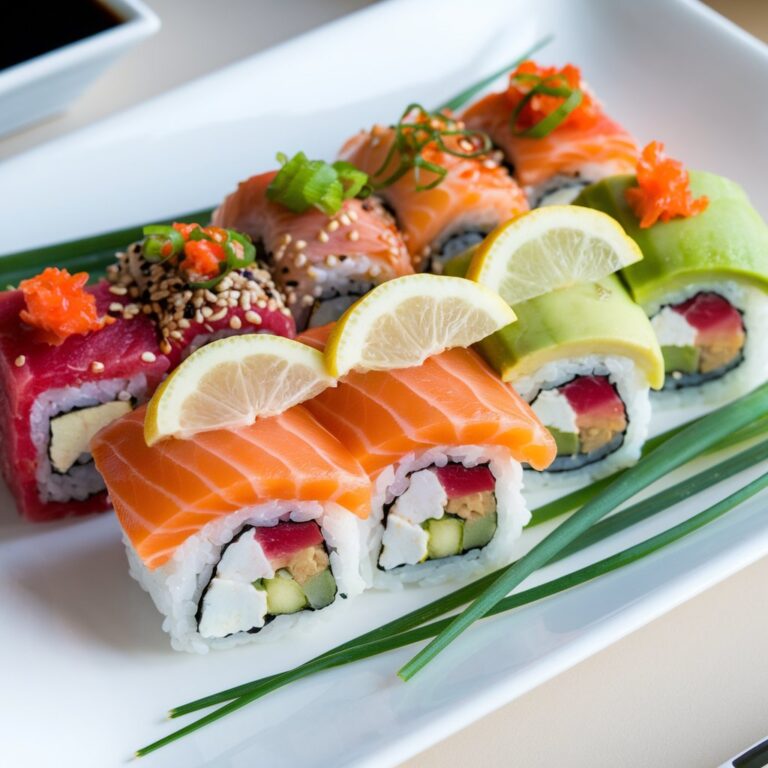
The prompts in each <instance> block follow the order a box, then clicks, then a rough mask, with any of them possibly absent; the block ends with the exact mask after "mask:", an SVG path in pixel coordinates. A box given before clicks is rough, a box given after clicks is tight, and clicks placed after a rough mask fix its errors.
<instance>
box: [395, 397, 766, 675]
mask: <svg viewBox="0 0 768 768" xmlns="http://www.w3.org/2000/svg"><path fill="white" fill-rule="evenodd" d="M766 412H768V384H763V385H762V386H761V387H759V388H758V389H756V390H755V391H754V392H752V393H750V394H748V395H746V396H744V397H742V398H740V399H738V400H736V401H735V402H733V403H731V404H730V405H726V406H725V407H723V408H720V409H718V410H716V411H714V412H712V413H710V414H708V415H707V416H704V417H703V418H702V419H700V420H699V421H697V422H695V423H694V424H692V425H690V426H688V427H686V428H685V429H683V430H681V431H680V432H678V433H677V434H676V435H674V436H672V437H671V438H670V439H669V440H668V441H667V442H666V443H664V444H663V445H661V446H659V447H658V448H656V449H655V450H653V451H651V452H650V453H649V454H648V455H647V456H646V457H645V458H643V459H641V461H640V462H639V463H637V464H636V465H635V466H634V467H631V468H630V469H628V470H627V471H626V472H625V473H624V474H622V475H621V476H620V477H618V478H617V479H616V480H614V481H613V482H612V483H611V484H610V485H609V486H608V487H607V488H606V489H605V490H603V491H602V492H601V493H599V494H598V495H597V496H596V497H595V498H593V499H592V500H591V501H589V502H587V504H585V505H584V506H583V507H582V508H581V509H580V510H579V511H578V512H576V513H575V514H574V515H573V516H571V517H569V518H568V519H567V520H566V521H565V522H563V523H561V525H560V526H558V527H557V528H556V529H555V530H554V531H553V532H552V533H550V534H549V536H547V537H546V538H545V539H543V540H542V541H541V542H540V543H539V544H537V545H536V546H535V547H534V548H533V549H532V550H531V551H530V552H528V553H527V554H526V555H525V556H524V557H522V558H521V559H520V560H518V561H517V562H516V563H513V564H512V565H511V566H509V567H507V568H506V569H505V570H504V571H503V572H502V574H501V576H499V578H498V579H496V581H494V582H493V584H491V585H490V586H489V587H487V588H486V589H485V590H484V591H483V592H482V594H481V595H480V596H479V597H478V598H476V599H475V600H474V602H472V604H471V605H470V606H469V607H468V608H466V609H465V610H464V611H463V612H462V613H460V614H459V615H458V616H456V617H455V618H453V619H451V621H450V623H449V624H448V625H447V626H446V627H445V629H443V630H442V631H441V632H440V634H439V635H438V636H437V637H435V639H434V640H433V641H432V642H431V643H429V645H427V647H426V648H424V649H422V650H421V651H420V652H419V653H418V654H416V656H414V657H413V658H412V659H411V660H410V661H409V662H408V663H407V664H406V665H405V666H404V667H402V669H400V671H399V672H398V675H399V676H400V677H401V678H402V679H403V680H410V679H411V678H412V677H413V676H414V675H415V674H416V673H417V672H418V671H419V670H421V669H423V668H424V667H425V666H426V665H427V664H428V663H429V662H430V661H431V660H432V659H434V658H435V657H436V656H437V655H438V654H439V653H440V652H441V651H443V650H444V649H445V648H446V647H447V646H448V645H450V644H451V643H452V642H453V641H454V640H455V639H456V638H457V637H458V636H459V635H460V634H461V633H462V632H464V631H465V630H466V629H468V628H469V627H470V626H471V625H472V624H473V623H474V622H475V621H477V619H479V618H480V617H481V616H483V615H485V614H486V613H487V612H488V611H489V610H491V609H492V608H493V607H494V606H495V605H496V604H497V603H498V602H499V601H500V600H502V599H503V598H504V597H506V596H507V595H508V594H509V593H510V592H511V591H512V590H513V589H514V588H515V587H516V586H517V585H518V584H520V582H522V581H523V580H524V579H525V578H527V577H528V576H530V575H531V573H533V572H534V571H535V570H537V569H538V568H541V567H542V566H543V565H546V564H547V563H548V562H549V561H550V560H552V559H553V558H554V557H555V556H556V555H557V554H558V553H559V552H560V551H561V550H562V549H564V548H565V547H566V546H568V545H569V544H570V543H571V542H572V541H574V540H575V539H577V538H578V537H579V536H582V535H584V534H585V533H586V532H587V531H588V530H589V529H590V528H591V527H592V526H593V525H594V524H595V523H597V522H598V521H599V520H601V519H602V518H603V517H605V516H606V515H607V514H608V513H609V512H612V511H613V510H615V509H616V507H618V506H619V505H620V504H622V503H623V502H624V501H626V500H627V499H629V498H631V497H632V496H634V495H635V494H636V493H638V492H639V491H641V490H643V488H645V487H647V486H648V485H650V484H651V483H653V482H655V481H656V480H658V479H659V478H661V477H663V476H664V475H666V474H668V473H669V472H671V471H672V470H673V469H676V468H677V467H679V466H681V465H682V464H684V463H685V462H687V461H690V460H691V459H693V458H696V457H697V456H700V455H701V454H702V453H704V451H706V450H707V449H708V448H710V447H712V446H714V445H716V444H717V442H718V441H719V440H721V439H723V438H725V437H726V436H727V435H729V434H730V433H732V432H734V431H735V430H738V429H741V428H742V427H745V426H747V425H748V424H749V423H750V422H752V421H754V420H755V419H756V418H758V417H762V416H764V415H765V414H766Z"/></svg>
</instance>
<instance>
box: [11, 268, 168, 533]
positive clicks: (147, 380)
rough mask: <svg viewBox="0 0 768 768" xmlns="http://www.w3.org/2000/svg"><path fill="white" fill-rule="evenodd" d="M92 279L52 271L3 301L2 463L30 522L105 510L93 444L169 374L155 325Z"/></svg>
mask: <svg viewBox="0 0 768 768" xmlns="http://www.w3.org/2000/svg"><path fill="white" fill-rule="evenodd" d="M87 279H88V275H87V274H85V273H79V274H76V275H70V274H69V273H68V272H67V271H66V270H58V269H53V268H49V269H46V270H45V271H44V272H42V273H41V274H40V275H38V276H37V277H35V278H31V279H30V280H25V281H23V282H22V283H21V285H20V289H19V290H12V291H4V292H2V293H0V461H1V462H2V472H3V477H4V478H5V481H6V483H7V485H8V487H9V488H10V490H11V492H12V494H13V496H14V498H15V500H16V505H17V508H18V511H19V512H20V514H21V515H22V516H23V517H25V518H26V519H28V520H34V521H43V520H55V519H58V518H61V517H65V516H68V515H81V514H86V513H89V512H99V511H103V510H105V509H107V507H108V503H107V495H106V492H105V487H104V482H103V480H102V478H101V477H100V475H99V473H98V472H97V471H96V467H95V466H94V463H93V459H92V456H91V453H90V450H89V448H88V443H89V441H90V439H91V437H92V436H93V435H94V434H95V433H96V432H98V431H99V429H100V428H101V427H103V426H104V425H105V424H107V423H109V422H110V421H112V420H113V419H115V418H117V417H119V416H121V415H123V414H125V413H127V412H129V411H130V410H131V409H132V408H133V407H134V406H136V405H137V404H138V403H141V402H142V401H144V400H145V399H147V398H148V397H149V395H151V393H152V391H153V390H154V389H155V387H156V386H157V385H158V384H159V382H160V380H161V378H162V377H163V375H164V374H165V372H166V371H167V370H168V368H169V366H170V361H169V360H168V358H167V357H166V356H165V355H163V354H162V352H161V351H160V349H159V346H158V340H157V335H156V333H155V328H154V326H153V324H152V323H151V321H150V320H149V319H148V318H146V317H142V316H136V317H134V318H132V319H127V318H126V317H124V316H123V314H122V313H123V310H124V307H125V304H126V302H125V299H124V297H120V296H115V295H114V294H113V293H112V292H111V291H110V287H109V286H108V285H107V283H106V282H103V281H102V282H100V283H98V284H97V285H95V286H93V287H90V288H86V287H85V283H86V281H87ZM115 305H117V306H118V307H119V308H120V311H119V312H116V313H112V312H111V309H112V308H113V307H114V306H115ZM114 314H116V315H117V316H113V315H114Z"/></svg>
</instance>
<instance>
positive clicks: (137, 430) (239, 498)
mask: <svg viewBox="0 0 768 768" xmlns="http://www.w3.org/2000/svg"><path fill="white" fill-rule="evenodd" d="M144 411H145V409H144V408H141V409H138V410H137V411H135V412H133V413H131V414H129V415H127V416H125V417H123V418H121V419H119V420H117V421H115V422H113V423H112V424H110V425H109V426H108V427H107V428H106V429H104V430H102V431H101V432H100V433H99V434H98V435H97V436H96V438H95V440H94V441H93V444H92V450H93V455H94V458H95V460H96V464H97V466H98V468H99V471H100V472H101V473H102V474H103V476H104V478H105V480H106V483H107V487H108V488H109V493H110V498H111V500H112V502H113V504H114V507H115V512H116V513H117V518H118V520H119V522H120V524H121V526H122V528H123V531H124V534H125V544H126V549H127V552H128V559H129V562H130V568H131V574H132V575H133V577H134V578H135V579H137V580H138V581H139V583H140V584H141V585H142V586H143V587H144V588H145V589H146V590H147V591H148V592H149V593H150V595H151V597H152V599H153V600H154V602H155V605H156V606H157V608H158V610H159V611H160V612H161V613H162V614H163V615H164V617H165V620H164V622H163V628H164V629H165V631H166V632H168V633H169V634H170V635H171V643H172V645H173V647H174V648H175V649H177V650H184V651H192V652H198V653H206V652H207V651H208V650H209V649H222V648H229V647H232V646H236V645H240V644H242V643H247V642H251V641H254V640H259V639H262V638H265V639H269V638H272V639H276V638H277V637H279V636H281V635H283V634H285V633H286V632H290V631H300V628H302V627H303V628H305V631H306V627H307V626H308V625H309V626H310V627H311V625H312V623H313V621H315V620H316V619H317V618H321V617H324V616H326V615H327V612H328V611H330V612H333V607H334V606H335V605H336V604H337V603H339V602H340V601H343V600H344V599H345V598H348V597H353V596H354V595H356V594H358V593H359V592H360V591H361V590H362V589H363V587H364V582H363V580H362V578H361V577H360V573H359V562H360V549H359V547H360V545H359V539H358V529H357V523H356V521H357V519H358V518H357V517H356V516H357V515H359V516H360V517H365V516H366V515H367V514H368V511H369V508H370V493H371V492H370V482H369V480H368V477H367V475H366V474H365V472H363V470H362V469H361V467H360V465H359V464H358V463H357V462H356V461H355V459H354V458H352V456H351V455H350V454H349V453H348V452H347V451H346V450H345V448H344V447H343V446H342V445H341V444H340V443H339V442H338V441H337V440H336V439H334V438H333V437H332V436H331V435H330V434H328V432H326V430H325V429H323V428H322V427H321V426H320V425H319V424H318V423H317V422H316V421H315V420H314V419H313V418H312V416H310V414H309V413H308V412H307V411H306V410H305V409H304V408H303V407H302V406H296V407H294V408H291V409H289V410H288V411H286V412H284V413H282V414H280V415H278V416H272V417H269V418H262V419H259V420H258V421H257V422H256V423H255V424H252V425H250V426H246V427H241V428H237V429H229V430H214V431H210V432H202V433H199V434H197V435H195V436H193V437H189V438H188V439H184V440H180V439H167V440H163V441H160V442H157V443H155V444H153V445H152V447H148V446H147V444H146V443H145V440H144Z"/></svg>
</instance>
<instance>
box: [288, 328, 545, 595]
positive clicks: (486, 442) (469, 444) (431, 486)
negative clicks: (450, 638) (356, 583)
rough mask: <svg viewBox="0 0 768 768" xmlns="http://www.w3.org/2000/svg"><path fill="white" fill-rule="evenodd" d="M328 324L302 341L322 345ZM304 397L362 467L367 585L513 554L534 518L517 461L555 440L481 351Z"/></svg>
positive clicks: (433, 575) (430, 579)
mask: <svg viewBox="0 0 768 768" xmlns="http://www.w3.org/2000/svg"><path fill="white" fill-rule="evenodd" d="M328 333H329V329H328V328H319V329H314V330H312V331H309V332H307V333H305V334H304V335H303V336H302V337H301V340H302V341H305V342H307V343H309V344H312V345H314V346H316V347H317V348H322V347H323V346H324V344H325V342H326V340H327V337H328ZM306 407H307V408H308V409H309V410H310V411H311V412H312V414H313V415H314V416H315V418H316V419H317V420H318V421H319V422H320V423H321V424H322V425H323V426H325V427H326V428H327V429H328V431H329V432H331V434H333V435H334V436H335V437H337V438H338V439H339V440H340V441H341V442H342V443H343V444H344V445H345V446H346V447H347V448H348V449H349V451H350V452H351V453H352V455H353V456H354V457H355V458H356V459H357V460H358V461H359V462H360V464H361V465H362V466H363V468H364V469H365V471H366V472H367V473H368V474H369V475H370V478H371V482H372V484H373V502H372V514H371V516H370V518H369V520H368V521H366V522H365V523H364V524H363V526H362V528H363V536H364V540H365V545H364V553H365V555H366V557H364V559H363V574H364V577H365V579H366V581H367V582H368V584H369V585H371V586H374V587H378V588H383V589H391V588H397V587H399V586H401V585H403V584H406V583H410V582H418V583H420V584H434V583H441V582H444V581H449V580H456V579H463V578H465V577H466V578H468V577H474V576H478V575H481V574H484V573H487V572H489V571H491V570H493V569H494V568H498V567H500V566H502V565H505V564H507V563H509V562H510V561H511V559H512V557H513V547H514V544H515V542H516V540H517V539H518V537H519V536H520V534H521V532H522V529H523V527H524V526H525V525H526V524H527V523H528V521H529V520H530V513H529V511H528V509H527V507H526V504H525V501H524V499H523V497H522V495H521V488H522V475H523V472H522V464H523V463H526V464H529V465H531V466H533V467H536V468H537V469H544V468H545V467H546V466H548V465H549V463H550V462H551V461H552V460H553V458H554V456H555V446H554V441H553V440H552V438H551V437H550V435H549V434H548V433H547V431H546V430H545V429H544V428H543V427H542V425H541V423H540V422H539V421H538V419H537V418H536V416H535V414H534V413H533V412H532V411H531V410H530V408H529V407H528V406H527V405H526V404H525V403H524V402H523V401H522V400H521V399H520V398H519V397H518V396H517V394H516V393H515V392H514V391H513V390H512V389H511V388H510V387H507V386H505V385H504V384H503V383H502V382H501V380H500V379H499V378H498V376H496V375H495V374H494V373H493V372H492V371H491V370H490V369H489V368H488V366H487V365H486V364H485V363H484V362H483V361H482V360H481V358H480V357H479V356H478V355H476V354H475V353H474V352H472V351H470V350H467V349H452V350H449V351H448V352H444V353H443V354H441V355H437V356H434V357H431V358H428V359H427V360H426V362H424V363H423V364H422V365H421V366H418V367H415V368H405V369H400V370H391V371H372V372H368V373H351V374H348V375H347V376H346V377H345V378H344V379H342V380H341V382H340V383H339V385H338V386H337V387H335V388H333V389H327V390H325V391H324V392H322V393H321V394H320V395H318V396H317V397H315V398H313V399H312V400H310V401H308V402H307V403H306Z"/></svg>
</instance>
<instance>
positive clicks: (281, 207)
mask: <svg viewBox="0 0 768 768" xmlns="http://www.w3.org/2000/svg"><path fill="white" fill-rule="evenodd" d="M297 157H299V156H297ZM301 157H303V155H302V156H301ZM304 160H305V161H306V158H304ZM306 162H307V163H312V162H315V163H317V162H319V161H306ZM296 163H297V159H296V158H293V159H292V160H291V161H289V162H288V163H286V165H284V167H283V169H282V170H281V171H279V172H278V171H272V172H269V173H262V174H260V175H258V176H252V177H251V178H250V179H248V180H247V181H244V182H241V183H240V185H239V186H238V188H237V190H236V191H235V192H233V193H232V194H231V195H229V196H228V197H227V198H226V199H225V200H224V202H223V203H222V204H221V206H220V207H219V208H218V210H216V211H215V213H214V215H213V223H214V224H215V225H217V226H220V227H234V228H235V229H238V230H240V231H242V232H245V233H247V234H248V235H249V236H250V237H251V238H252V239H253V241H254V243H256V244H257V246H258V247H259V248H260V249H261V250H262V251H263V253H264V254H265V257H266V259H267V261H268V263H269V265H270V268H271V269H272V274H273V276H274V279H275V282H276V284H277V286H278V287H279V288H280V290H282V291H283V292H284V293H285V295H286V301H287V304H288V307H289V308H290V310H291V312H292V313H293V316H294V318H295V320H296V326H297V328H298V329H299V330H302V329H304V328H307V327H311V326H316V325H323V324H325V323H327V322H330V321H332V320H335V319H337V318H338V317H339V316H340V315H341V314H342V313H343V312H344V310H345V309H347V307H349V306H350V305H351V304H353V303H354V302H355V301H356V300H357V299H358V298H360V296H362V295H364V294H365V293H367V292H368V291H369V290H371V288H373V287H374V286H376V285H378V284H379V283H382V282H384V281H385V280H391V279H392V278H394V277H399V276H401V275H406V274H409V273H411V272H412V271H413V270H412V268H411V264H410V260H409V258H408V251H407V250H406V247H405V244H404V243H403V240H402V237H401V236H400V233H399V232H398V231H397V228H396V226H395V223H394V221H393V220H392V217H391V216H390V215H389V214H388V213H387V211H386V210H385V209H384V207H383V206H382V204H381V202H380V201H379V200H377V199H376V198H375V197H368V198H366V199H362V200H361V199H358V198H357V197H349V198H347V199H345V200H343V201H342V200H339V201H338V204H337V205H329V206H324V207H325V209H326V210H321V209H320V208H318V207H317V206H315V205H309V206H307V207H304V206H303V205H299V206H294V208H298V209H299V210H298V211H297V210H292V208H291V207H288V205H290V203H291V201H290V199H287V200H286V202H287V203H288V205H286V204H284V203H281V202H279V200H280V195H279V190H280V186H279V185H278V182H280V181H281V179H282V178H283V177H282V176H281V174H283V173H285V174H291V173H293V172H294V171H296V167H295V166H296ZM327 167H329V168H330V166H327ZM300 170H301V169H299V170H298V172H299V173H300ZM275 190H278V192H275ZM334 210H335V212H329V211H334Z"/></svg>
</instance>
